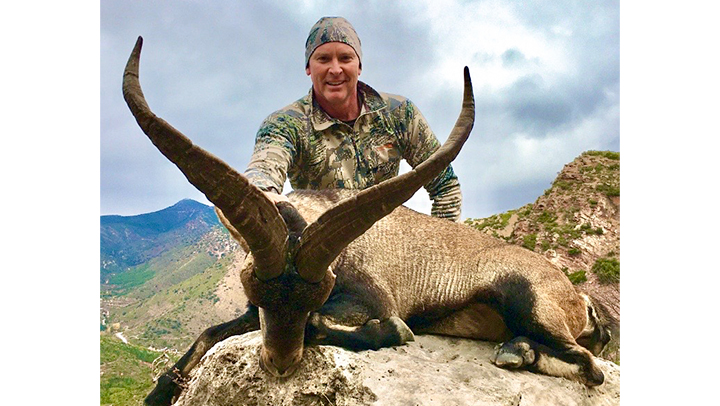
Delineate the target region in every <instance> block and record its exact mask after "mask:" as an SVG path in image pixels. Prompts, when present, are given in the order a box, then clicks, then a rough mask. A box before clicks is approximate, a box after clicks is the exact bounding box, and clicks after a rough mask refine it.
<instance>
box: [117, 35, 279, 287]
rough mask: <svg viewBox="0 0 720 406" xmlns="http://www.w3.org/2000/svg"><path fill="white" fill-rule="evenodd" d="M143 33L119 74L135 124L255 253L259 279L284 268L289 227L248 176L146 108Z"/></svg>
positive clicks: (272, 276)
mask: <svg viewBox="0 0 720 406" xmlns="http://www.w3.org/2000/svg"><path fill="white" fill-rule="evenodd" d="M142 43H143V40H142V37H138V40H137V42H136V43H135V48H133V51H132V53H131V54H130V58H129V59H128V62H127V65H126V66H125V73H124V75H123V96H124V97H125V102H126V103H127V105H128V107H130V111H132V114H133V116H135V119H136V120H137V122H138V124H139V125H140V128H142V130H143V132H144V133H145V134H146V135H147V136H148V138H150V140H151V141H152V143H153V144H155V146H156V147H157V148H158V149H159V150H160V152H162V154H163V155H165V157H167V158H168V159H169V160H170V161H172V162H173V163H174V164H175V165H176V166H177V167H178V168H179V169H180V171H182V173H183V174H184V175H185V177H186V178H187V179H188V181H190V183H191V184H192V185H193V186H195V187H196V188H197V189H198V190H199V191H201V192H202V193H203V194H204V195H205V196H206V197H207V198H208V200H210V201H211V202H213V204H215V206H217V208H219V209H220V210H221V211H222V213H223V214H224V215H225V217H226V219H227V220H228V221H229V222H230V223H231V224H232V226H233V227H234V228H235V229H236V230H237V231H238V232H239V233H240V234H241V235H242V237H243V238H244V239H245V241H246V242H247V244H248V247H249V248H250V251H251V252H252V253H253V257H254V258H255V264H256V267H255V274H256V276H257V277H258V278H259V279H261V280H269V279H272V278H274V277H277V276H278V275H280V274H281V273H282V271H283V270H284V268H285V253H286V251H287V238H288V231H287V227H286V226H285V222H284V221H283V220H282V218H281V217H280V214H279V212H278V210H277V208H276V207H275V205H274V204H273V203H272V202H271V201H270V200H269V199H268V198H267V197H265V195H264V194H263V193H262V191H260V189H258V188H256V187H255V186H254V185H252V184H251V183H250V182H249V181H248V180H247V178H245V177H244V176H243V175H242V174H240V173H238V172H237V171H235V170H234V169H233V168H231V167H230V166H229V165H227V164H226V163H225V162H223V161H222V160H220V159H219V158H217V157H215V156H214V155H212V154H210V153H209V152H207V151H205V150H203V149H202V148H200V147H198V146H196V145H193V143H192V141H190V139H189V138H187V137H186V136H185V135H183V134H182V133H181V132H180V131H178V130H176V129H175V128H173V127H172V126H171V125H170V124H168V123H167V122H166V121H165V120H163V119H161V118H159V117H157V116H156V115H155V114H153V112H152V111H151V110H150V107H149V106H148V104H147V102H146V101H145V96H144V95H143V93H142V89H141V88H140V79H139V73H138V71H139V65H140V50H141V48H142Z"/></svg>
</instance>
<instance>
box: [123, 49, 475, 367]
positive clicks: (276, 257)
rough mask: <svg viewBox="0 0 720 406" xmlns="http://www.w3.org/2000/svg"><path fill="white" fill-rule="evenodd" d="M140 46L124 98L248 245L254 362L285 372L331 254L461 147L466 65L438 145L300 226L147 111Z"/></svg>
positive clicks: (286, 209) (471, 110)
mask: <svg viewBox="0 0 720 406" xmlns="http://www.w3.org/2000/svg"><path fill="white" fill-rule="evenodd" d="M141 47H142V37H140V38H138V41H137V43H136V44H135V48H134V49H133V51H132V54H131V55H130V58H129V60H128V63H127V66H126V67H125V73H124V78H123V94H124V96H125V101H126V102H127V104H128V106H129V107H130V110H131V111H132V114H133V116H135V119H136V120H137V122H138V124H139V125H140V127H141V128H142V130H143V132H145V134H146V135H147V136H148V137H149V138H150V140H151V141H152V142H153V144H155V146H156V147H157V148H158V149H159V150H160V152H162V154H163V155H165V156H166V157H167V158H168V159H169V160H170V161H172V162H173V163H174V164H175V165H177V167H178V168H179V169H180V171H182V173H183V174H184V175H185V176H186V177H187V179H188V181H190V183H192V184H193V185H194V186H195V187H196V188H197V189H198V190H200V191H201V192H202V193H203V194H205V196H206V197H207V198H208V200H210V201H211V202H212V203H213V204H214V205H215V206H216V211H217V212H218V216H219V217H220V219H221V221H222V222H223V224H224V225H225V226H226V227H227V228H228V230H230V232H231V234H232V235H233V237H235V238H236V239H238V240H240V241H242V242H243V245H245V246H246V247H247V248H248V249H249V251H250V253H251V254H250V255H248V259H247V261H246V264H245V267H244V270H243V272H242V283H243V287H244V289H245V294H246V295H247V297H248V300H249V301H250V302H251V303H253V304H254V305H256V306H258V307H259V308H260V324H261V329H262V334H263V349H262V353H261V360H260V362H261V365H262V366H263V368H264V369H265V370H266V371H267V372H269V373H271V374H273V375H275V376H287V375H290V374H291V373H292V372H293V371H294V370H295V369H296V368H297V365H298V364H299V362H300V360H301V359H302V352H303V339H304V332H305V325H306V323H307V318H308V315H309V314H310V312H312V311H314V310H317V309H319V308H320V307H321V306H322V305H323V303H325V301H326V300H327V298H328V296H329V295H330V292H331V290H332V288H333V286H334V284H335V275H334V274H333V272H332V269H331V268H330V265H331V263H332V262H333V260H334V259H335V258H336V257H337V256H338V255H339V254H340V252H341V251H342V250H343V249H344V248H345V247H346V246H347V245H348V244H350V243H351V242H352V241H353V240H354V239H355V238H357V237H358V236H360V235H361V234H363V233H364V232H365V231H366V230H367V229H368V228H370V227H371V226H372V225H373V224H374V223H375V222H376V221H378V220H380V219H381V218H383V217H384V216H386V215H387V214H389V213H390V212H392V211H393V210H394V209H395V208H396V207H397V206H399V205H401V204H402V203H404V202H405V201H407V200H408V199H409V198H410V197H412V195H413V194H414V193H415V192H416V191H417V190H418V189H419V188H420V187H421V186H423V185H425V184H426V183H428V182H429V181H430V180H432V179H433V178H434V177H435V176H437V175H438V174H439V173H440V172H441V171H442V170H443V169H445V168H446V167H447V166H448V165H449V164H450V162H451V161H452V160H453V159H454V158H455V156H457V154H458V152H460V148H461V147H462V145H463V143H464V142H465V140H466V139H467V137H468V136H469V134H470V130H471V129H472V126H473V122H474V116H475V107H474V100H473V94H472V85H471V83H470V74H469V71H468V69H467V68H465V72H464V73H465V91H464V96H463V107H462V111H461V113H460V117H459V118H458V120H457V122H456V123H455V127H454V128H453V130H452V132H451V133H450V136H449V137H448V139H447V141H446V142H445V144H444V145H443V146H442V147H440V149H438V151H436V152H435V153H434V154H433V155H432V156H431V157H430V158H428V159H427V160H426V161H425V162H423V163H422V164H420V165H418V166H417V167H416V168H415V169H414V170H412V171H410V172H407V173H405V174H403V175H400V176H397V177H395V178H393V179H390V180H388V181H385V182H382V183H380V184H378V185H376V186H373V187H371V188H368V189H365V190H363V191H362V192H360V193H358V194H356V195H353V196H352V197H351V198H349V199H346V200H343V201H341V202H340V203H338V204H337V205H335V206H333V207H332V208H330V209H329V210H328V211H326V212H325V213H323V214H322V215H321V216H320V217H319V218H318V219H317V220H316V221H315V222H313V223H312V224H309V225H306V224H305V222H304V221H303V220H302V217H301V216H300V214H299V213H298V212H297V210H296V209H295V208H294V207H292V205H290V204H284V203H280V204H279V205H278V206H276V205H275V204H273V203H272V202H271V201H270V200H269V199H268V198H267V197H265V195H264V194H263V192H262V191H261V190H259V189H258V188H256V187H255V186H254V185H252V184H250V182H249V181H248V179H247V178H245V177H244V176H243V175H242V174H240V173H238V172H237V171H235V170H234V169H233V168H231V167H230V166H228V165H227V164H226V163H225V162H223V161H221V160H220V159H218V158H217V157H215V156H213V155H212V154H210V153H208V152H207V151H205V150H203V149H201V148H199V147H198V146H196V145H193V143H192V141H190V139H188V138H187V137H185V136H184V135H183V134H182V133H180V132H179V131H178V130H176V129H175V128H173V127H172V126H171V125H170V124H168V123H167V122H165V121H164V120H163V119H161V118H159V117H157V116H155V114H153V113H152V111H151V110H150V108H149V107H148V105H147V103H146V101H145V98H144V96H143V93H142V90H141V88H140V81H139V76H138V70H139V69H138V68H139V60H140V49H141ZM288 225H290V227H288Z"/></svg>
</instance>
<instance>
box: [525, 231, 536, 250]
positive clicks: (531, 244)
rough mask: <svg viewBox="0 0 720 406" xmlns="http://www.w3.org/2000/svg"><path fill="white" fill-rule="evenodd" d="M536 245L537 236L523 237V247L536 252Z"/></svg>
mask: <svg viewBox="0 0 720 406" xmlns="http://www.w3.org/2000/svg"><path fill="white" fill-rule="evenodd" d="M535 244H537V234H528V235H526V236H525V237H523V247H525V248H527V249H529V250H530V251H534V250H535Z"/></svg>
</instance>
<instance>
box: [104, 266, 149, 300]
mask: <svg viewBox="0 0 720 406" xmlns="http://www.w3.org/2000/svg"><path fill="white" fill-rule="evenodd" d="M154 276H155V271H154V270H152V269H151V268H150V266H149V265H147V264H142V265H138V266H136V267H134V268H131V269H129V270H127V271H125V272H123V273H119V274H116V275H113V276H111V277H110V280H109V284H110V285H113V293H115V294H119V295H122V294H125V293H127V292H128V291H129V290H131V289H133V288H135V287H138V286H140V285H142V284H143V283H145V282H147V281H149V280H150V279H152V278H153V277H154Z"/></svg>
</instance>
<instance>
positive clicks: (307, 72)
mask: <svg viewBox="0 0 720 406" xmlns="http://www.w3.org/2000/svg"><path fill="white" fill-rule="evenodd" d="M305 74H306V75H308V76H310V65H308V66H306V67H305Z"/></svg>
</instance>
